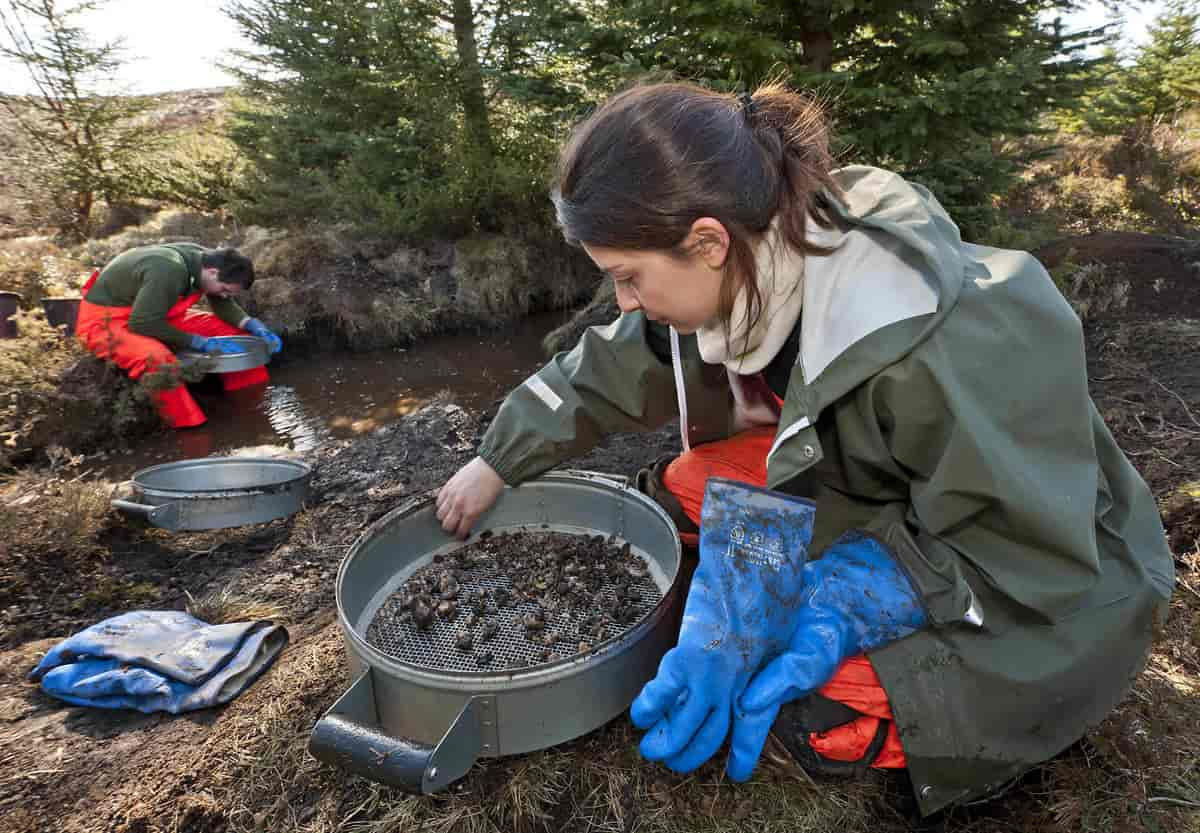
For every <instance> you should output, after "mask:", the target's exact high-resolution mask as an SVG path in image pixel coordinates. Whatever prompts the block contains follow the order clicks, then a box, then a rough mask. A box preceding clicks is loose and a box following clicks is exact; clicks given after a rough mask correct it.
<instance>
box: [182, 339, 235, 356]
mask: <svg viewBox="0 0 1200 833" xmlns="http://www.w3.org/2000/svg"><path fill="white" fill-rule="evenodd" d="M188 347H190V348H191V349H193V350H195V351H196V352H197V353H205V354H207V355H226V356H236V355H238V354H239V353H245V352H246V351H245V350H243V349H242V347H241V346H240V345H239V344H238V343H237V342H236V341H231V340H230V339H229V338H228V337H225V336H216V337H214V338H205V337H204V336H192V337H191V339H190V340H189V341H188Z"/></svg>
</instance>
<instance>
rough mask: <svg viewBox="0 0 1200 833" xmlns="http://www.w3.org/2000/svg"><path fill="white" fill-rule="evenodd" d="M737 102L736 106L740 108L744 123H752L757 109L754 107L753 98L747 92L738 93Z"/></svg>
mask: <svg viewBox="0 0 1200 833" xmlns="http://www.w3.org/2000/svg"><path fill="white" fill-rule="evenodd" d="M737 100H738V104H740V105H741V106H742V115H743V116H745V118H746V121H752V120H753V119H754V114H755V111H756V109H757V108H756V107H755V106H754V97H753V96H752V95H750V93H748V92H740V93H738V97H737Z"/></svg>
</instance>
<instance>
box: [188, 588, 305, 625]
mask: <svg viewBox="0 0 1200 833" xmlns="http://www.w3.org/2000/svg"><path fill="white" fill-rule="evenodd" d="M184 592H185V593H186V594H187V597H188V604H187V612H188V613H189V614H190V615H192V616H195V617H196V618H197V619H199V620H200V621H202V622H207V623H208V624H210V625H220V624H223V623H225V622H258V621H261V620H264V619H271V620H276V621H277V620H279V619H281V618H282V617H283V615H284V611H283V608H282V607H281V606H280V605H278V604H275V603H273V602H264V601H260V600H258V599H254V598H252V597H250V596H247V595H244V594H242V593H239V592H238V591H236V590H234V589H233V588H232V587H222V588H220V589H218V590H213V591H212V592H210V593H206V594H205V595H203V596H201V597H200V598H198V599H197V598H195V597H193V596H192V594H191V593H187V591H184Z"/></svg>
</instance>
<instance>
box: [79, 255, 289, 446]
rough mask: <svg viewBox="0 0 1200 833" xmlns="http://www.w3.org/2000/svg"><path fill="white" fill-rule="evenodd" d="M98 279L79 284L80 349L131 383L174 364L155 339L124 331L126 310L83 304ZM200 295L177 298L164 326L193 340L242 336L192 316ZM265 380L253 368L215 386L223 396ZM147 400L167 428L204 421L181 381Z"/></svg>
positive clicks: (208, 317)
mask: <svg viewBox="0 0 1200 833" xmlns="http://www.w3.org/2000/svg"><path fill="white" fill-rule="evenodd" d="M98 277H100V270H98V269H97V270H96V271H95V272H93V273H92V276H91V277H90V278H88V282H87V283H86V284H84V285H83V301H82V302H81V303H80V304H79V318H78V320H77V322H76V324H75V335H76V337H77V338H78V339H79V340H80V341H81V342H82V343H83V345H84V346H85V347H86V348H87V349H88V350H90V351H92V352H93V353H95V354H96V355H97V356H99V357H100V358H102V359H107V360H108V361H111V362H113V363H115V364H116V365H117V366H118V367H120V368H121V369H123V370H125V371H127V372H128V373H129V378H131V379H137V378H139V377H141V375H142V374H144V373H153V372H154V371H156V370H158V369H159V368H163V367H166V368H170V367H171V366H172V365H175V364H178V362H177V360H176V359H175V354H174V353H172V352H171V349H170V348H169V347H167V345H165V344H163V343H162V342H161V341H159V340H158V339H156V338H148V337H147V336H141V335H138V334H137V333H134V332H130V330H129V315H130V313H131V312H132V309H133V308H132V307H102V306H100V305H98V304H89V303H88V301H87V293H88V290H89V289H91V288H92V284H94V283H95V282H96V279H97V278H98ZM202 295H203V293H201V292H193V293H192V294H191V295H186V296H184V297H183V298H180V299H179V301H178V302H176V304H175V305H174V306H173V307H171V309H170V311H168V312H167V323H168V324H170V325H171V326H172V327H176V328H178V329H180V330H183V331H184V332H185V333H191V334H193V335H199V336H208V337H212V336H234V335H244V333H243V331H242V330H239V329H238V328H237V327H234V326H233V325H231V324H226V323H225V322H224V321H222V320H221V319H219V318H217V317H216V316H215V315H213V314H212V313H208V312H193V311H192V309H191V307H192V305H193V304H195V303H196V302H197V301H199V300H200V298H201V297H202ZM268 378H269V377H268V375H267V369H266V368H265V367H255V368H252V369H250V370H239V371H236V372H234V373H223V374H221V383H222V384H223V385H224V387H225V390H227V391H229V390H238V389H239V388H245V387H250V386H251V385H261V384H263V383H265V382H266V381H267V379H268ZM153 398H154V402H155V404H156V405H157V406H158V413H159V414H160V415H161V416H162V418H163V420H164V421H165V422H166V423H167V424H168V425H170V426H171V427H172V428H191V427H193V426H195V425H203V424H204V422H205V416H204V411H202V410H200V406H199V405H197V404H196V400H195V399H193V398H192V395H191V394H190V393H189V392H188V389H187V385H184V384H183V383H182V382H180V383H179V384H177V385H176V386H175V387H173V388H170V389H169V390H164V391H157V392H155V393H154V394H153Z"/></svg>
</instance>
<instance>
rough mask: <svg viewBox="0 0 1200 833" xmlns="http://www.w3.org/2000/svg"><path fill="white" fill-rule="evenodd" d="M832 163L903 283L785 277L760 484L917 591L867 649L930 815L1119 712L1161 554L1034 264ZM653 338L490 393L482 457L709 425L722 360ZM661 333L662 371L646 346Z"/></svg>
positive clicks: (849, 204)
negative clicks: (916, 611) (911, 617)
mask: <svg viewBox="0 0 1200 833" xmlns="http://www.w3.org/2000/svg"><path fill="white" fill-rule="evenodd" d="M835 175H836V178H837V181H838V183H839V184H840V185H841V186H842V188H843V189H844V192H845V193H844V198H841V199H834V198H832V197H830V202H831V204H832V206H833V208H834V211H835V213H836V214H837V215H838V217H839V218H840V224H842V225H843V227H844V228H849V229H858V230H860V231H865V232H867V233H870V234H872V235H873V236H875V237H876V238H877V239H882V240H884V241H885V244H886V245H888V246H889V247H890V248H891V249H892V250H893V251H895V252H896V253H897V255H898V256H899V257H902V258H904V260H905V262H906V263H908V264H910V265H914V266H916V267H917V269H916V270H907V273H908V277H904V278H903V280H908V281H912V280H913V277H912V276H913V275H917V274H919V275H920V276H922V277H921V280H923V281H924V285H923V286H920V287H917V286H897V285H894V284H895V283H896V281H897V280H900V278H898V277H896V276H893V275H888V274H870V275H867V274H863V275H861V276H857V275H856V276H855V277H854V279H853V280H852V281H850V282H848V283H847V282H845V281H835V282H833V285H830V284H828V283H823V282H822V281H821V280H820V279H819V276H809V275H806V278H805V281H804V289H803V291H804V302H803V308H802V312H801V323H800V330H801V337H800V349H799V353H798V356H797V361H796V364H795V366H794V367H793V369H792V371H791V377H790V380H789V382H788V387H787V395H786V397H785V399H784V405H783V410H782V415H781V417H780V422H779V428H778V433H777V435H776V439H775V443H774V446H773V448H772V449H771V452H770V455H769V457H768V464H767V485H768V486H769V487H770V488H773V489H778V490H781V491H786V492H793V493H800V494H806V495H809V496H812V497H814V498H815V500H816V502H817V513H816V517H817V528H816V531H815V534H814V539H813V547H812V549H811V551H812V552H819V551H820V549H821V548H822V547H824V546H825V545H826V544H828V543H829V542H830V541H832V540H833V539H834V538H835V537H837V536H838V535H839V534H841V533H842V532H844V531H846V530H848V529H852V528H865V529H869V530H872V531H874V532H875V533H877V534H878V535H879V536H881V537H882V538H883V540H884V541H886V542H887V543H888V544H889V545H890V547H891V549H892V551H893V552H894V554H895V555H896V557H897V558H898V560H899V561H900V563H901V565H902V566H903V568H904V569H905V571H906V572H907V574H908V576H909V577H910V579H911V580H912V582H913V585H914V586H915V588H916V589H917V591H918V592H919V594H920V596H921V599H922V601H923V602H924V605H925V608H926V610H927V613H928V619H929V625H928V627H926V628H925V629H924V630H922V631H919V632H917V633H915V634H913V635H912V636H910V637H908V638H905V639H902V640H900V641H898V642H894V643H892V644H890V645H887V646H885V647H883V648H881V649H879V650H877V651H875V652H873V653H872V654H871V657H870V658H871V662H872V664H873V665H874V667H875V669H876V672H877V673H878V674H879V677H880V679H881V681H882V683H883V685H884V688H885V689H886V691H887V693H888V697H889V699H890V701H891V705H892V710H893V713H894V715H895V718H896V723H897V726H898V728H899V731H900V737H901V741H902V743H903V745H904V751H905V755H906V757H907V759H908V767H909V774H910V775H911V778H912V783H913V788H914V791H915V793H916V797H917V801H918V804H919V806H920V809H921V811H922V813H925V814H928V813H932V812H934V811H936V810H938V809H940V808H942V807H945V806H947V805H949V804H952V803H955V802H960V801H966V800H971V799H974V798H977V797H981V796H984V795H987V794H988V793H990V792H993V791H995V790H996V789H998V788H999V787H1000V786H1001V785H1003V784H1004V783H1005V782H1006V781H1007V780H1009V779H1011V778H1013V777H1014V776H1016V775H1018V774H1020V773H1021V772H1022V771H1024V770H1026V769H1028V768H1029V767H1031V766H1032V765H1034V764H1036V763H1038V762H1040V761H1044V760H1046V759H1047V758H1050V757H1051V756H1053V755H1055V754H1056V753H1058V752H1059V751H1061V750H1062V749H1064V748H1066V747H1067V746H1068V745H1070V744H1071V743H1073V742H1074V741H1075V740H1077V739H1078V738H1080V737H1082V736H1083V734H1084V733H1085V731H1086V730H1087V729H1088V728H1089V727H1091V726H1093V725H1095V724H1097V723H1099V722H1100V721H1101V720H1102V719H1103V718H1104V717H1105V716H1106V715H1107V714H1108V713H1109V712H1110V711H1111V710H1112V709H1113V707H1114V706H1116V705H1117V703H1118V702H1119V701H1120V700H1121V698H1122V697H1123V696H1124V695H1125V694H1126V692H1127V691H1128V690H1129V688H1130V685H1131V683H1132V681H1133V679H1134V677H1135V676H1136V675H1137V674H1138V673H1139V672H1140V671H1141V669H1142V668H1143V666H1144V663H1145V659H1146V656H1147V654H1148V651H1149V647H1150V642H1151V635H1152V631H1153V629H1154V627H1155V624H1156V623H1160V622H1161V621H1162V618H1163V617H1164V616H1165V612H1166V602H1167V599H1168V598H1169V596H1170V594H1171V590H1172V585H1173V583H1174V565H1173V561H1172V558H1171V555H1170V552H1169V550H1168V547H1167V543H1166V539H1165V535H1164V533H1163V528H1162V524H1161V521H1160V519H1159V516H1158V511H1157V508H1156V506H1155V503H1154V500H1153V497H1152V496H1151V494H1150V490H1149V489H1148V488H1147V486H1146V484H1145V483H1144V482H1143V481H1142V479H1141V478H1140V477H1139V476H1138V474H1137V472H1136V471H1135V470H1134V468H1133V467H1132V466H1131V465H1130V463H1129V461H1128V460H1127V459H1126V458H1125V456H1124V455H1123V454H1122V452H1121V450H1120V449H1119V448H1118V447H1117V445H1116V442H1115V441H1114V440H1113V438H1112V435H1111V434H1110V433H1109V431H1108V429H1107V427H1106V426H1105V425H1104V422H1103V420H1102V419H1101V417H1100V414H1099V413H1098V411H1097V410H1096V408H1095V406H1094V405H1093V403H1092V401H1091V398H1090V396H1089V394H1088V389H1087V370H1086V360H1085V356H1084V341H1083V332H1082V326H1081V324H1080V321H1079V319H1078V318H1077V317H1076V316H1075V314H1074V313H1073V312H1072V310H1071V308H1070V306H1069V305H1068V304H1067V302H1066V301H1065V300H1064V299H1063V297H1062V296H1061V294H1060V293H1059V292H1058V291H1057V289H1056V288H1055V286H1054V284H1053V282H1052V281H1051V280H1050V277H1049V275H1048V274H1047V273H1046V271H1045V270H1044V269H1043V268H1042V266H1041V265H1040V264H1039V263H1038V262H1037V261H1036V260H1035V259H1034V258H1033V257H1032V256H1031V255H1029V254H1028V253H1025V252H1016V251H1005V250H1001V249H995V248H988V247H984V246H977V245H972V244H969V243H964V242H962V241H961V239H960V237H959V233H958V229H957V227H956V226H955V225H954V224H953V222H952V221H951V220H950V218H949V217H948V216H947V215H946V213H945V211H944V210H943V209H942V207H941V206H940V205H939V204H938V202H937V201H936V200H935V199H934V198H933V197H932V195H930V194H929V192H928V191H927V190H925V189H924V188H922V187H921V186H918V185H914V184H911V183H908V182H906V181H905V180H903V179H902V178H900V177H899V176H896V175H894V174H890V173H888V172H886V171H882V170H879V169H875V168H869V167H859V166H855V167H849V168H845V169H841V170H839V171H837V172H836V174H835ZM837 256H838V255H837V253H836V252H835V253H834V254H832V255H830V257H837ZM819 271H820V270H818V272H819ZM673 336H674V334H673V333H671V334H667V333H666V331H665V330H664V329H662V328H660V327H659V326H658V325H654V324H650V323H648V322H647V320H646V318H645V316H644V315H643V314H642V313H641V312H635V313H632V314H626V315H622V316H621V317H620V318H619V319H618V320H617V321H615V322H613V323H612V324H609V325H608V326H605V327H594V328H591V329H590V330H588V331H587V332H586V333H585V334H584V336H583V337H582V338H581V339H580V342H579V344H578V345H577V346H576V347H575V348H574V349H573V350H571V351H570V352H567V353H560V354H559V355H557V356H555V357H554V359H552V360H551V361H550V362H549V364H547V365H546V366H545V367H544V368H542V369H541V370H540V371H539V372H538V373H537V374H535V375H534V376H532V377H530V378H529V379H528V380H527V381H526V382H525V383H524V384H523V385H521V386H520V387H519V388H517V389H516V390H515V391H513V392H512V393H511V394H510V395H509V396H508V397H507V399H506V400H505V402H504V404H503V405H502V407H501V408H500V410H499V412H498V413H497V415H496V418H495V419H494V421H493V422H492V424H491V426H490V427H489V429H488V432H487V434H486V436H485V437H484V439H483V442H482V443H481V446H480V450H479V453H480V456H482V457H483V459H484V460H486V461H487V462H488V463H489V464H490V465H492V466H493V467H494V468H495V469H496V471H497V472H498V473H499V474H500V475H501V476H502V477H503V478H504V479H505V480H506V481H507V482H508V483H510V484H518V483H520V482H522V481H524V480H527V479H529V478H531V477H534V476H536V475H538V474H540V473H542V472H544V471H546V470H547V469H549V468H551V467H552V466H554V465H555V464H557V463H559V462H561V461H562V460H564V459H567V458H569V457H572V456H574V455H577V454H580V453H582V452H584V451H586V450H587V449H588V448H590V447H591V446H593V445H594V444H595V443H596V442H597V441H598V440H599V439H600V437H601V436H603V435H605V434H608V433H612V432H619V431H631V430H638V429H654V428H657V427H659V426H661V425H662V424H664V423H665V422H666V421H668V420H669V419H671V418H672V417H674V416H678V415H680V413H681V412H682V414H683V416H682V417H681V418H680V422H681V426H683V428H684V430H685V431H686V437H685V439H686V440H687V442H689V443H690V445H693V446H694V445H696V444H697V443H700V442H705V441H711V440H715V439H721V438H723V437H726V436H728V433H729V429H730V423H731V417H730V413H731V411H730V402H731V391H730V388H729V380H728V376H727V374H726V372H725V369H724V367H723V366H711V365H705V364H704V363H703V362H702V361H701V360H700V357H699V352H698V349H697V347H696V341H695V337H694V336H692V337H682V338H673ZM668 338H672V340H674V342H675V343H674V347H675V350H674V356H675V357H676V361H674V362H665V361H662V360H660V359H659V358H658V356H659V355H664V353H663V349H662V347H661V344H662V343H664V341H665V340H667V339H668ZM672 365H674V367H672ZM677 378H678V382H679V383H678V384H677V383H676V379H677ZM677 394H682V395H679V396H677ZM681 406H682V407H681Z"/></svg>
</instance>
